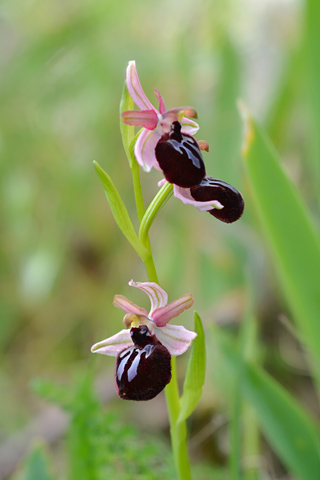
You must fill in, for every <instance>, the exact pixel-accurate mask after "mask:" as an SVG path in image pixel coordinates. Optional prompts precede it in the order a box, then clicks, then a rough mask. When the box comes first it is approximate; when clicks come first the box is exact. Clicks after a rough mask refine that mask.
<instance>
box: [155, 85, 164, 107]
mask: <svg viewBox="0 0 320 480" xmlns="http://www.w3.org/2000/svg"><path fill="white" fill-rule="evenodd" d="M154 93H155V95H156V97H157V100H158V102H159V112H160V113H164V112H165V111H166V106H165V104H164V100H163V98H162V95H161V93H160V92H159V91H158V90H157V89H156V88H155V89H154Z"/></svg>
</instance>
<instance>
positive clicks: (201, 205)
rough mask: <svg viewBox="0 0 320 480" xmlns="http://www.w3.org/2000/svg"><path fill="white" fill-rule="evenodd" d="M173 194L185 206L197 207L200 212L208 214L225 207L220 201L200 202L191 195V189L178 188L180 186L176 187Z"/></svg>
mask: <svg viewBox="0 0 320 480" xmlns="http://www.w3.org/2000/svg"><path fill="white" fill-rule="evenodd" d="M173 194H174V196H175V197H176V198H178V199H179V200H181V202H183V203H184V204H186V205H193V206H194V207H196V208H197V209H198V210H199V212H208V211H209V210H212V209H213V208H217V209H218V210H221V209H222V208H223V205H222V204H221V203H220V202H219V201H218V200H209V201H208V202H198V201H197V200H195V199H194V198H193V197H192V195H191V193H190V188H182V187H178V185H174V186H173Z"/></svg>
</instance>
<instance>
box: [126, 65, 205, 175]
mask: <svg viewBox="0 0 320 480" xmlns="http://www.w3.org/2000/svg"><path fill="white" fill-rule="evenodd" d="M126 83H127V88H128V91H129V93H130V95H131V97H132V99H133V101H134V103H135V104H136V105H137V106H138V107H139V108H140V111H138V110H127V111H125V112H122V118H123V121H124V123H126V124H128V125H134V126H140V127H143V130H142V132H141V133H140V135H139V137H138V139H137V141H136V144H135V148H134V153H135V156H136V159H137V162H138V163H139V164H140V165H141V166H142V167H143V169H144V170H145V171H146V172H150V170H151V169H152V168H155V169H157V170H160V171H161V169H160V167H159V164H158V162H157V159H156V156H155V148H156V145H157V143H158V142H159V140H160V138H161V137H162V135H163V134H165V133H168V132H169V131H170V128H171V125H172V123H173V122H174V121H179V122H180V123H181V125H182V128H181V132H182V133H185V134H188V135H194V134H195V133H196V132H197V131H198V130H199V125H198V124H197V123H196V122H194V121H193V120H190V119H189V118H186V116H189V117H192V118H197V114H196V111H195V109H194V108H192V107H188V106H185V107H178V108H173V109H170V110H166V107H165V103H164V100H163V98H162V96H161V94H160V93H159V92H158V90H157V89H154V91H155V95H156V98H157V100H158V103H159V108H158V109H156V108H155V107H154V106H153V105H152V103H151V102H150V101H149V99H148V97H147V96H146V94H145V93H144V91H143V89H142V86H141V83H140V80H139V77H138V73H137V68H136V63H135V61H134V60H132V61H130V62H129V64H128V67H127V71H126ZM185 115H186V116H185Z"/></svg>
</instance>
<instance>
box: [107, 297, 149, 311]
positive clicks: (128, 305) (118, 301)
mask: <svg viewBox="0 0 320 480" xmlns="http://www.w3.org/2000/svg"><path fill="white" fill-rule="evenodd" d="M113 305H114V306H115V307H118V308H121V309H122V310H123V311H124V312H125V313H134V314H135V315H145V316H148V313H147V311H146V310H145V309H144V308H142V307H138V305H135V304H134V303H132V302H130V300H128V299H127V298H126V297H124V296H123V295H115V296H114V299H113Z"/></svg>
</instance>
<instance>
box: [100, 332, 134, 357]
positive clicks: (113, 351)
mask: <svg viewBox="0 0 320 480" xmlns="http://www.w3.org/2000/svg"><path fill="white" fill-rule="evenodd" d="M132 345H133V343H132V340H131V335H130V330H129V329H128V330H127V329H124V330H121V331H120V332H119V333H117V334H116V335H113V336H112V337H109V338H106V339H105V340H102V341H101V342H98V343H95V344H94V345H93V346H92V347H91V352H92V353H102V355H110V356H111V357H115V356H116V355H118V353H120V352H121V351H122V350H124V349H125V348H128V347H131V346H132Z"/></svg>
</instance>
